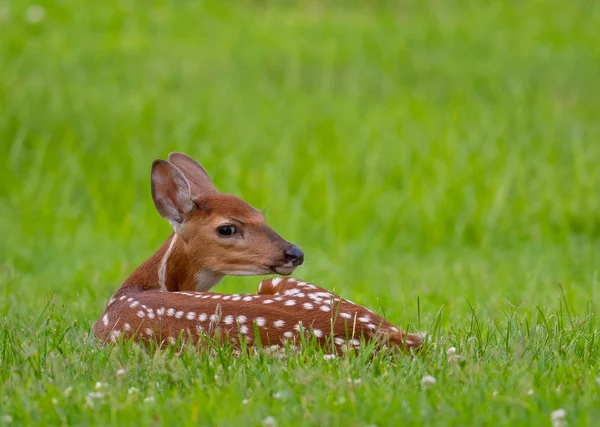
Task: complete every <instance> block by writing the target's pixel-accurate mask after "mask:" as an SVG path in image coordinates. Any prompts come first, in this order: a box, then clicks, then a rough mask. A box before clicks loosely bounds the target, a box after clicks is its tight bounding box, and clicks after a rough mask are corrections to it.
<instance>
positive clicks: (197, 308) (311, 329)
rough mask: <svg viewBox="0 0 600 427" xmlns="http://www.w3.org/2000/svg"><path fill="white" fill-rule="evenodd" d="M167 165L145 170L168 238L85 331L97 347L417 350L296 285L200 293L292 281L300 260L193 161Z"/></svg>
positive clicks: (386, 328) (375, 318)
mask: <svg viewBox="0 0 600 427" xmlns="http://www.w3.org/2000/svg"><path fill="white" fill-rule="evenodd" d="M169 161H170V162H165V161H156V162H155V163H154V164H153V168H152V196H153V199H154V202H155V205H156V207H157V209H158V211H159V213H160V214H161V215H162V216H163V217H164V218H166V219H167V220H169V222H170V223H171V225H172V226H173V228H174V230H175V232H174V233H173V234H172V235H171V236H170V237H169V239H168V240H167V241H166V242H165V243H164V244H163V245H162V246H161V248H160V249H159V250H158V251H157V252H156V253H155V254H154V255H153V256H152V257H151V258H150V259H148V260H147V261H146V262H145V263H144V264H142V265H141V266H140V267H138V268H137V269H136V270H135V271H134V272H133V274H132V275H131V276H130V277H129V278H128V279H127V280H126V281H125V283H124V284H123V285H122V286H121V288H120V289H119V290H118V291H117V293H116V294H115V295H114V296H113V298H111V300H110V302H109V303H108V305H107V306H106V309H105V311H104V313H103V315H102V317H101V318H100V319H99V320H98V321H97V322H96V323H95V324H94V327H93V331H94V334H95V335H96V337H98V338H99V339H100V340H101V341H103V342H107V341H116V340H117V339H119V337H124V338H133V339H135V340H146V341H147V340H152V341H155V342H157V343H158V344H159V345H164V344H168V343H174V342H177V340H179V339H181V340H191V341H192V342H193V343H197V342H199V341H201V340H202V339H203V338H205V337H208V338H216V339H219V340H225V341H227V342H231V343H232V344H234V345H239V344H240V343H241V341H242V340H243V341H245V342H246V343H247V344H248V345H249V346H253V345H255V344H256V343H257V342H260V343H261V345H269V346H273V345H279V344H281V343H283V342H286V341H288V342H291V343H293V344H299V343H300V342H301V335H302V334H305V333H306V334H309V336H310V338H311V339H315V340H316V341H317V342H318V343H319V344H321V345H327V344H329V345H331V346H335V348H336V350H337V351H339V352H341V351H343V350H345V349H347V348H357V347H358V346H359V345H360V340H361V339H362V338H364V340H366V341H370V340H372V339H377V341H378V342H382V343H384V344H389V345H392V346H398V347H401V348H405V349H410V348H415V347H418V346H419V345H420V344H421V341H422V338H421V337H420V336H419V335H412V334H406V333H404V332H402V331H400V330H399V329H398V328H396V327H395V326H393V325H392V324H390V323H389V322H387V321H386V320H385V319H383V318H382V317H381V316H379V315H377V314H375V313H373V312H372V311H370V310H368V309H366V308H364V307H361V306H359V305H356V304H354V303H352V302H350V301H348V300H344V299H342V298H340V297H338V296H337V295H334V294H332V293H330V292H328V291H326V290H325V289H322V288H319V287H317V286H315V285H313V284H310V283H305V282H300V281H298V280H296V279H290V278H275V279H267V280H264V281H263V282H261V285H260V286H259V289H258V293H257V294H247V295H240V294H233V295H224V294H218V293H209V292H207V291H208V290H209V289H210V288H212V287H213V286H214V285H216V284H217V283H218V282H219V281H220V280H221V279H222V277H223V276H224V275H260V274H269V273H279V274H290V273H291V272H292V271H293V270H294V269H295V268H296V266H298V265H300V264H301V263H302V262H303V259H304V255H303V254H302V252H301V251H300V250H299V249H298V248H297V247H296V246H294V245H292V244H290V243H289V242H287V241H285V240H284V239H282V238H281V237H280V236H279V235H278V234H277V233H275V231H273V230H272V229H271V228H270V227H269V226H268V225H267V223H266V221H265V219H264V217H263V216H262V214H260V212H259V211H257V210H256V209H254V208H253V207H251V206H250V205H248V204H247V203H246V202H244V201H242V200H241V199H239V198H237V197H235V196H230V195H224V194H220V193H219V192H218V191H217V190H216V188H215V187H214V186H213V185H212V182H211V181H210V178H209V177H208V175H207V174H206V171H205V170H204V169H203V168H202V167H201V166H200V165H199V164H198V163H196V162H195V161H194V160H192V159H191V158H189V157H187V156H185V155H183V154H179V153H174V154H171V155H170V156H169ZM256 333H258V336H257V335H256Z"/></svg>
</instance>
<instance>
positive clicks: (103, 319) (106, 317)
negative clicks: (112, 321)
mask: <svg viewBox="0 0 600 427" xmlns="http://www.w3.org/2000/svg"><path fill="white" fill-rule="evenodd" d="M102 323H104V326H108V314H105V315H104V317H103V318H102Z"/></svg>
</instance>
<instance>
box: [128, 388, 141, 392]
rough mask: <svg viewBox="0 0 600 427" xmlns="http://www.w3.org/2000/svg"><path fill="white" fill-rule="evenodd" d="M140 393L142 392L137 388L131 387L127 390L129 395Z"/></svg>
mask: <svg viewBox="0 0 600 427" xmlns="http://www.w3.org/2000/svg"><path fill="white" fill-rule="evenodd" d="M139 392H140V390H139V389H137V388H135V387H129V390H127V394H138V393H139Z"/></svg>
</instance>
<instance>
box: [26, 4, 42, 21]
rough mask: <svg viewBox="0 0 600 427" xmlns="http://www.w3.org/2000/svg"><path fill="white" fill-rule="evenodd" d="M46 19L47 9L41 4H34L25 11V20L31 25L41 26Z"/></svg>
mask: <svg viewBox="0 0 600 427" xmlns="http://www.w3.org/2000/svg"><path fill="white" fill-rule="evenodd" d="M45 17H46V9H44V8H43V6H40V5H39V4H33V5H31V6H29V7H28V8H27V10H25V19H27V21H28V22H29V23H31V24H39V23H40V22H42V21H43V20H44V18H45Z"/></svg>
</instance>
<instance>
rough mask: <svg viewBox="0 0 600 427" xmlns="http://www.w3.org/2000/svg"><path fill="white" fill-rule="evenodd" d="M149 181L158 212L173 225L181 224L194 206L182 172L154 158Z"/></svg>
mask: <svg viewBox="0 0 600 427" xmlns="http://www.w3.org/2000/svg"><path fill="white" fill-rule="evenodd" d="M150 183H151V190H152V200H154V205H155V206H156V210H157V211H158V213H159V214H160V215H161V216H162V217H163V218H165V219H166V220H168V221H169V222H170V223H171V224H172V225H173V226H174V227H176V226H179V225H181V224H182V223H183V221H184V220H185V218H186V217H187V215H188V214H189V213H190V212H191V210H192V209H193V207H194V203H193V201H192V194H191V190H190V184H189V183H188V180H187V179H186V177H185V176H184V174H183V173H182V172H181V171H180V170H179V169H178V168H177V167H176V166H175V165H173V164H171V163H169V162H167V161H165V160H160V159H159V160H155V161H154V162H153V163H152V173H151V177H150Z"/></svg>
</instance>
